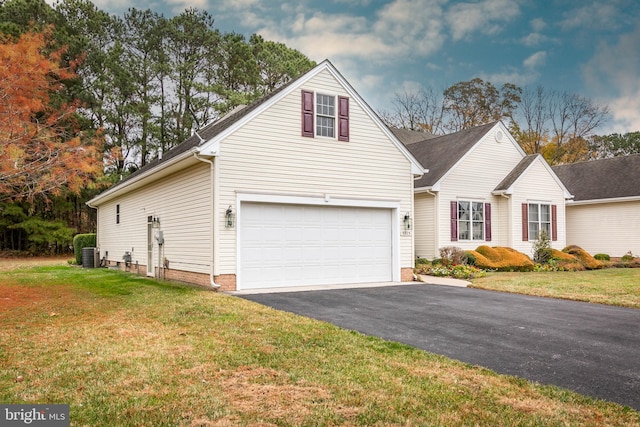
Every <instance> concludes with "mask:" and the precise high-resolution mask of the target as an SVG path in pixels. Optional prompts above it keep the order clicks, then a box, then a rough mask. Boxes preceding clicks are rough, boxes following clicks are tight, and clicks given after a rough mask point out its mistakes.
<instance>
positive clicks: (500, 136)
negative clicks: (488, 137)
mask: <svg viewBox="0 0 640 427" xmlns="http://www.w3.org/2000/svg"><path fill="white" fill-rule="evenodd" d="M503 139H504V135H503V134H502V131H501V130H499V131H498V132H496V141H498V142H502V140H503Z"/></svg>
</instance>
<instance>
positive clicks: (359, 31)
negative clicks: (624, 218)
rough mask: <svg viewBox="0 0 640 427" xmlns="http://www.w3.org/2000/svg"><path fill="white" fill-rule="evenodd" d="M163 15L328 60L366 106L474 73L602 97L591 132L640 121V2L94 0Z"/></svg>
mask: <svg viewBox="0 0 640 427" xmlns="http://www.w3.org/2000/svg"><path fill="white" fill-rule="evenodd" d="M94 3H95V4H96V6H98V7H99V8H100V9H102V10H104V11H106V12H110V13H115V14H119V15H120V14H122V13H124V11H126V9H127V8H129V7H136V8H139V9H147V8H149V9H152V10H154V11H156V12H159V13H162V14H164V15H165V16H166V17H170V16H173V15H175V14H178V13H180V12H181V11H182V10H184V9H185V8H187V7H195V8H198V9H205V10H207V11H208V12H209V13H210V14H211V15H212V16H213V17H214V19H215V26H216V28H218V29H220V30H221V31H223V32H232V31H233V32H236V33H242V34H245V35H246V36H247V37H248V36H250V35H251V34H253V33H257V34H260V35H262V36H263V37H264V38H265V39H266V40H273V41H278V42H282V43H284V44H286V45H287V46H288V47H291V48H295V49H297V50H299V51H301V52H302V53H303V54H305V55H306V56H308V57H309V58H311V59H312V60H314V61H316V62H321V61H323V60H324V59H329V60H330V61H331V62H332V63H333V64H334V65H335V66H336V68H338V70H339V71H340V72H341V73H342V74H343V75H344V77H345V78H346V79H347V80H348V81H349V82H350V83H351V85H352V86H353V87H354V88H355V90H356V91H357V92H358V93H359V94H360V95H361V96H362V97H363V98H364V100H365V101H366V102H367V103H368V104H369V105H370V106H371V107H373V109H374V110H376V111H380V110H390V109H391V107H392V104H391V102H392V100H393V98H394V94H396V93H402V92H404V91H405V90H406V91H415V90H417V89H419V88H420V87H425V88H427V87H431V88H433V89H436V90H438V91H440V92H441V91H443V90H444V89H446V88H447V87H449V86H451V85H453V84H455V83H457V82H461V81H469V80H471V79H473V78H475V77H479V78H481V79H483V80H485V81H490V82H491V83H492V84H494V85H495V86H496V87H500V86H501V85H502V84H504V83H513V84H515V85H518V86H520V87H523V88H524V87H532V88H535V87H537V86H542V87H544V88H545V89H548V90H559V91H563V92H564V91H566V92H570V93H576V94H579V95H581V96H584V97H587V98H590V99H591V100H593V101H595V102H597V103H600V104H604V105H608V106H609V109H610V111H611V118H610V120H609V121H608V122H607V123H606V124H605V125H604V126H603V127H601V128H600V130H599V131H598V133H600V134H608V133H614V132H617V133H626V132H633V131H640V0H465V1H456V0H387V1H383V0H300V1H288V0H283V1H276V0H94Z"/></svg>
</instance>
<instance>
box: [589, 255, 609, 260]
mask: <svg viewBox="0 0 640 427" xmlns="http://www.w3.org/2000/svg"><path fill="white" fill-rule="evenodd" d="M593 257H594V258H595V259H597V260H598V261H611V257H610V256H609V255H607V254H595V255H594V256H593Z"/></svg>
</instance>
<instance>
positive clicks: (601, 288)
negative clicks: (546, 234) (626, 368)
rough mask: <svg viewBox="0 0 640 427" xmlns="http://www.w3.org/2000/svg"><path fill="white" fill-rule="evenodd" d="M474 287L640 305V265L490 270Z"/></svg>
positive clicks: (475, 280)
mask: <svg viewBox="0 0 640 427" xmlns="http://www.w3.org/2000/svg"><path fill="white" fill-rule="evenodd" d="M471 287H474V288H480V289H490V290H495V291H502V292H514V293H518V294H527V295H536V296H543V297H552V298H563V299H570V300H576V301H587V302H594V303H600V304H610V305H618V306H622V307H633V308H640V268H605V269H602V270H589V271H552V272H525V273H506V272H495V273H487V275H486V276H485V277H480V278H476V279H473V284H472V285H471Z"/></svg>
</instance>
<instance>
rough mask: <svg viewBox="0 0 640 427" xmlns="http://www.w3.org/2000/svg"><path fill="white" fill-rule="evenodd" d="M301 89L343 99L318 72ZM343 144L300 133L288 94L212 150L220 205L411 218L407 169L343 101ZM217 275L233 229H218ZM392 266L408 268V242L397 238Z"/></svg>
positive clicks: (229, 258) (296, 102)
mask: <svg viewBox="0 0 640 427" xmlns="http://www.w3.org/2000/svg"><path fill="white" fill-rule="evenodd" d="M301 89H304V90H308V91H313V92H314V93H330V94H335V95H336V96H338V95H341V96H349V97H351V95H350V94H349V93H348V92H346V91H345V89H344V88H343V87H342V85H341V84H340V83H339V82H338V81H337V80H336V79H335V78H334V77H333V76H332V75H331V73H330V72H329V71H326V70H325V71H323V72H321V73H319V74H318V75H317V76H315V77H314V78H313V79H311V80H310V81H307V82H306V83H305V84H304V87H302V88H301ZM351 101H352V102H351V103H350V118H349V120H350V143H349V144H344V143H341V142H339V141H338V140H336V139H329V138H304V137H302V136H301V135H300V91H299V90H294V91H292V92H291V93H289V94H288V95H287V96H285V97H284V98H283V99H281V100H280V101H278V102H277V103H275V104H274V105H272V106H270V107H269V108H268V109H267V110H265V111H264V112H262V113H261V114H260V115H259V116H257V117H255V118H254V119H252V120H251V121H250V122H248V123H247V124H245V125H244V126H243V127H241V128H240V129H238V130H237V131H235V132H234V133H233V134H231V135H230V136H229V137H227V138H226V139H225V140H224V141H222V142H221V146H220V157H218V158H217V161H218V166H219V167H220V206H221V207H224V208H225V209H226V207H227V206H229V205H231V206H232V207H233V209H234V210H237V206H236V194H237V192H247V193H264V194H284V195H295V196H313V197H325V195H326V197H328V198H329V200H331V199H334V198H347V199H362V200H372V199H375V200H388V201H396V202H398V203H399V212H401V213H404V212H412V210H413V209H412V205H413V192H412V188H413V177H412V174H411V169H410V167H411V166H410V163H409V161H408V160H407V159H406V158H405V157H404V156H403V155H402V153H401V152H400V151H399V150H398V148H397V147H395V146H394V145H393V144H392V143H391V141H390V140H389V138H388V137H387V136H386V135H385V134H384V133H383V131H382V129H380V128H379V127H378V126H377V125H376V124H375V123H374V122H373V121H372V119H371V117H369V116H368V115H367V114H366V112H365V111H364V110H363V109H362V108H361V107H360V105H359V104H358V103H357V102H355V99H354V98H353V97H351ZM220 238H221V243H220V274H234V273H235V272H236V267H237V265H236V250H237V248H236V231H235V230H231V229H224V227H223V226H222V225H221V236H220ZM400 259H401V261H400V262H401V264H400V267H409V268H410V267H412V266H413V239H412V236H402V237H401V238H400Z"/></svg>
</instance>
